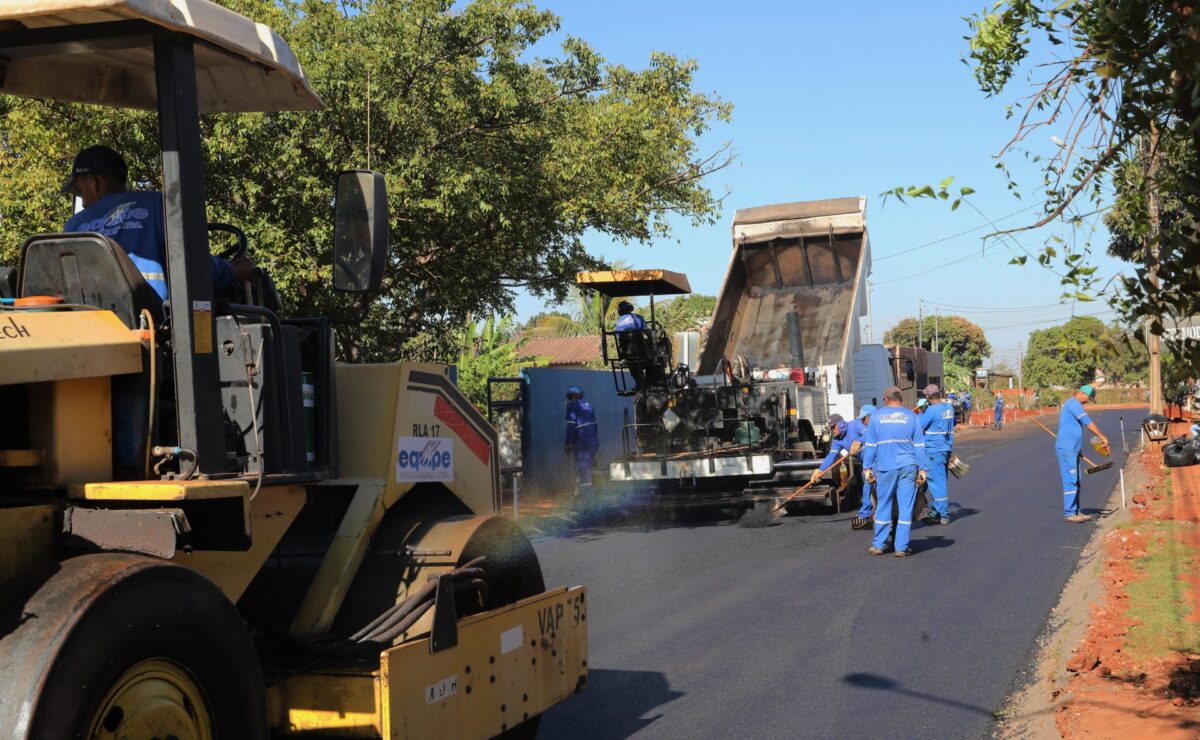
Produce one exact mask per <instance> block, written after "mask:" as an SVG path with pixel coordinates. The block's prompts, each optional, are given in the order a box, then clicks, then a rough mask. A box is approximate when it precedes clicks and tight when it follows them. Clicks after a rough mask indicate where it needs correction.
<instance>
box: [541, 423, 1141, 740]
mask: <svg viewBox="0 0 1200 740" xmlns="http://www.w3.org/2000/svg"><path fill="white" fill-rule="evenodd" d="M1119 416H1124V418H1125V426H1126V429H1127V430H1134V431H1136V429H1137V424H1138V422H1140V420H1141V419H1142V417H1143V416H1144V412H1142V411H1140V410H1134V409H1123V410H1111V411H1100V412H1097V413H1096V415H1095V417H1094V418H1096V419H1097V421H1098V423H1099V425H1100V428H1101V429H1102V430H1103V431H1104V433H1105V434H1106V435H1107V436H1108V437H1109V438H1110V439H1111V440H1112V442H1113V444H1114V447H1115V448H1116V452H1115V453H1114V459H1116V460H1117V462H1118V465H1116V466H1114V468H1112V469H1110V470H1107V471H1104V472H1101V473H1097V474H1095V475H1092V476H1085V478H1084V481H1083V486H1082V488H1083V498H1082V505H1083V509H1084V512H1085V513H1092V514H1095V513H1096V512H1097V510H1098V509H1099V507H1101V506H1103V505H1104V504H1105V502H1106V501H1107V500H1108V496H1109V493H1110V492H1111V491H1112V489H1113V486H1114V485H1115V484H1116V481H1117V468H1119V467H1120V462H1121V454H1120V442H1119V439H1120V437H1119V430H1118V417H1119ZM1043 421H1044V422H1045V423H1047V425H1048V426H1050V428H1051V429H1053V428H1055V427H1056V425H1057V419H1056V418H1055V417H1043ZM1129 440H1130V444H1131V445H1132V444H1133V443H1134V442H1136V437H1135V435H1134V434H1132V433H1131V434H1130V435H1129ZM1053 446H1054V442H1053V440H1052V439H1050V437H1049V436H1048V435H1047V434H1046V433H1045V432H1043V431H1041V430H1040V429H1038V428H1037V427H1036V426H1034V425H1033V424H1032V423H1029V422H1023V423H1019V424H1010V425H1009V426H1008V427H1007V428H1006V429H1004V430H1002V431H998V432H997V431H991V430H985V431H979V432H972V433H969V434H968V435H963V436H961V437H960V439H959V440H958V444H957V446H956V452H957V453H958V454H959V456H960V457H962V458H963V459H964V460H966V461H967V462H968V463H969V464H970V465H971V470H970V473H969V475H968V476H967V477H965V478H963V479H962V480H959V481H956V480H954V479H953V478H952V479H951V481H950V483H951V487H950V496H951V517H952V523H951V524H949V525H946V526H933V527H929V526H924V525H916V526H915V527H914V529H913V538H912V547H913V549H914V551H915V554H914V555H913V556H912V557H909V558H907V559H901V558H895V557H892V556H891V555H887V556H882V557H872V556H870V555H868V554H867V552H866V551H867V547H868V546H869V545H870V534H869V533H868V532H859V531H851V530H850V521H849V520H850V516H851V515H850V514H840V515H837V514H816V515H813V516H803V517H797V516H790V517H787V518H786V519H784V521H783V524H782V525H780V526H775V527H770V528H766V529H745V528H740V527H737V526H735V521H736V520H734V519H729V518H725V519H719V518H713V517H709V518H708V519H702V518H698V517H689V516H682V517H679V518H675V519H670V518H667V517H665V516H664V515H662V514H655V515H654V516H650V515H645V514H644V513H638V514H635V515H633V516H630V517H626V518H619V517H618V518H614V519H613V520H612V521H610V522H609V523H607V524H606V526H603V527H592V528H583V529H581V528H578V527H576V528H573V529H567V530H565V531H563V532H560V533H558V534H556V535H553V536H550V535H544V536H539V537H537V538H535V546H536V549H537V551H538V555H539V556H540V558H541V562H542V568H543V570H544V571H545V575H546V583H547V585H563V584H583V585H586V586H587V588H588V605H589V613H588V629H589V653H590V659H589V666H590V678H589V686H588V689H587V690H586V691H585V692H584V693H582V694H580V695H578V696H575V697H573V698H571V699H570V700H568V701H566V702H564V703H563V704H561V705H559V706H557V707H555V708H554V709H552V710H551V711H550V712H548V713H547V714H546V715H545V716H544V717H543V721H542V734H541V736H542V737H550V738H557V737H570V738H625V737H630V736H634V735H636V736H638V737H759V738H766V737H778V738H795V737H839V738H841V737H889V738H910V737H911V738H916V737H922V738H925V737H954V738H962V737H980V736H985V735H987V734H989V733H990V732H991V731H992V730H993V729H994V726H995V724H994V723H995V717H994V714H993V713H994V712H996V711H997V710H998V709H999V708H1000V707H1001V706H1002V704H1003V701H1004V699H1005V697H1006V696H1007V695H1008V693H1009V692H1010V690H1011V689H1013V688H1014V686H1015V685H1016V684H1017V683H1018V681H1019V680H1020V676H1021V675H1022V672H1023V671H1024V670H1026V669H1027V668H1028V665H1029V662H1030V660H1031V659H1032V649H1033V646H1034V643H1035V640H1036V638H1037V636H1038V634H1039V633H1040V632H1041V631H1042V629H1043V627H1044V625H1045V621H1046V618H1047V615H1048V613H1049V612H1050V610H1051V608H1052V607H1053V606H1054V604H1055V603H1056V602H1057V599H1058V595H1059V593H1060V591H1061V590H1062V587H1063V586H1064V584H1065V583H1066V581H1067V579H1068V578H1069V577H1070V575H1071V573H1072V572H1073V571H1074V569H1075V566H1076V563H1077V560H1078V557H1079V554H1080V552H1081V548H1082V547H1083V545H1084V544H1085V542H1086V541H1087V538H1088V537H1089V536H1090V534H1091V533H1092V530H1093V529H1094V528H1095V525H1094V524H1090V523H1089V524H1074V525H1072V524H1066V523H1064V521H1063V517H1062V494H1061V485H1060V482H1059V479H1058V473H1057V465H1056V463H1055V458H1054V452H1053ZM1086 451H1087V448H1086V445H1085V453H1086ZM1093 459H1095V457H1094V456H1093Z"/></svg>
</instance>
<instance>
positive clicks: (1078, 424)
mask: <svg viewBox="0 0 1200 740" xmlns="http://www.w3.org/2000/svg"><path fill="white" fill-rule="evenodd" d="M1091 423H1092V419H1091V417H1090V416H1088V415H1087V412H1086V411H1084V410H1083V404H1082V403H1080V402H1079V399H1077V398H1075V397H1074V396H1071V397H1070V398H1068V399H1067V400H1065V401H1063V405H1062V411H1059V412H1058V440H1057V441H1055V443H1054V449H1056V450H1066V451H1067V452H1074V453H1076V454H1078V453H1079V450H1080V448H1082V447H1083V429H1084V427H1086V426H1087V425H1088V424H1091Z"/></svg>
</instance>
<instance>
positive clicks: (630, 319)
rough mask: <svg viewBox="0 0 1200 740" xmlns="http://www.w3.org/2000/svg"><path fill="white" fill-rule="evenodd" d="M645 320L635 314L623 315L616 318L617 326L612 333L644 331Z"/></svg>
mask: <svg viewBox="0 0 1200 740" xmlns="http://www.w3.org/2000/svg"><path fill="white" fill-rule="evenodd" d="M645 328H646V320H645V319H643V318H642V317H641V316H638V315H637V314H636V313H624V314H621V315H620V316H618V317H617V325H616V326H615V327H614V328H613V331H631V330H633V329H645Z"/></svg>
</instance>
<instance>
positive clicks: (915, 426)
mask: <svg viewBox="0 0 1200 740" xmlns="http://www.w3.org/2000/svg"><path fill="white" fill-rule="evenodd" d="M883 400H884V408H883V409H879V410H877V411H876V412H875V413H874V414H872V415H871V423H870V424H869V425H867V432H866V434H864V435H863V478H864V480H866V481H867V482H868V483H872V482H874V483H875V486H876V494H877V496H878V500H877V502H876V507H875V539H874V541H873V542H872V544H871V547H870V549H869V550H867V552H869V553H870V554H872V555H882V554H884V553H885V552H887V549H886V548H887V542H888V537H889V535H891V534H892V519H891V512H892V506H893V504H898V507H899V518H898V519H897V521H896V532H895V548H896V557H898V558H899V557H907V556H908V555H911V554H912V551H911V550H910V549H909V547H908V545H909V536H910V534H911V531H912V510H913V504H914V502H915V499H916V494H917V486H918V485H920V484H922V483H924V482H925V478H926V470H927V462H926V459H925V435H924V434H922V432H921V424H920V421H919V420H918V419H917V415H916V414H914V413H913V412H912V411H911V410H910V409H907V408H905V407H904V394H903V393H902V392H901V390H900V389H899V388H897V387H896V386H890V387H888V388H887V389H886V390H884V392H883Z"/></svg>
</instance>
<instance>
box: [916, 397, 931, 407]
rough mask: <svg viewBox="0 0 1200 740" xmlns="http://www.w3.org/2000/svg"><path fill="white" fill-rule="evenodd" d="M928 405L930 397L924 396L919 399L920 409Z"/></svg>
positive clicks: (918, 405)
mask: <svg viewBox="0 0 1200 740" xmlns="http://www.w3.org/2000/svg"><path fill="white" fill-rule="evenodd" d="M928 405H929V399H928V398H922V399H920V400H919V401H917V408H919V409H923V408H925V407H926V406H928Z"/></svg>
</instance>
